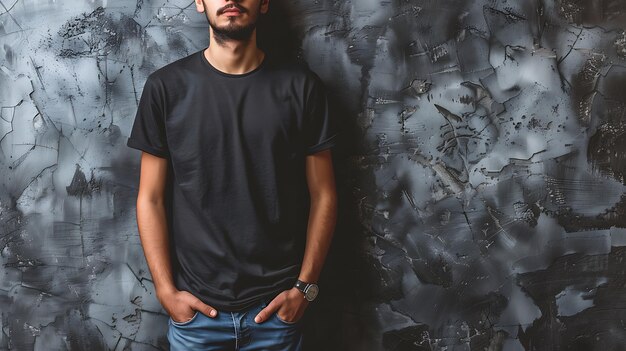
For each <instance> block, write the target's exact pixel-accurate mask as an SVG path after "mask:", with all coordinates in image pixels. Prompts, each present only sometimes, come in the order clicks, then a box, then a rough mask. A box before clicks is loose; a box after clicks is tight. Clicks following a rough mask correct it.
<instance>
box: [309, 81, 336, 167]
mask: <svg viewBox="0 0 626 351" xmlns="http://www.w3.org/2000/svg"><path fill="white" fill-rule="evenodd" d="M304 109H305V118H306V123H305V124H304V141H305V143H306V144H305V147H304V150H305V154H306V155H311V154H314V153H316V152H319V151H322V150H325V149H328V148H331V147H333V146H335V145H336V144H337V139H338V131H337V121H336V120H335V118H334V115H333V113H332V111H331V108H330V104H329V99H328V93H327V91H326V87H325V85H324V83H323V82H322V80H321V79H320V78H319V76H317V75H316V74H315V73H313V80H312V82H311V87H310V89H309V93H308V94H307V97H306V101H305V104H304Z"/></svg>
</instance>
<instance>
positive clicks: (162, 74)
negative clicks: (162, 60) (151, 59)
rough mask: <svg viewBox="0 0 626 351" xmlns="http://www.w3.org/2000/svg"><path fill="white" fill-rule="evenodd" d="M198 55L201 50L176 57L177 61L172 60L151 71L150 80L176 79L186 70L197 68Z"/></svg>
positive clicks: (164, 80)
mask: <svg viewBox="0 0 626 351" xmlns="http://www.w3.org/2000/svg"><path fill="white" fill-rule="evenodd" d="M198 55H199V52H198V51H196V52H194V53H192V54H189V55H187V56H184V57H181V58H179V59H176V60H175V61H172V62H170V63H168V64H166V65H164V66H162V67H160V68H158V69H156V70H155V71H153V72H152V73H150V75H148V80H152V81H154V82H167V81H172V80H176V78H177V77H180V76H181V74H182V73H184V72H185V71H189V70H194V69H196V68H197V67H196V66H197V63H198Z"/></svg>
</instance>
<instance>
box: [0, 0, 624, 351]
mask: <svg viewBox="0 0 626 351" xmlns="http://www.w3.org/2000/svg"><path fill="white" fill-rule="evenodd" d="M270 12H271V13H272V12H273V14H274V21H267V22H266V23H265V24H264V28H267V31H265V32H264V33H266V35H265V37H263V35H261V34H259V35H260V39H259V40H260V43H262V45H264V47H265V48H267V50H277V51H279V50H281V49H283V50H285V49H284V48H285V47H287V48H288V49H287V51H288V52H289V53H293V54H294V55H295V56H297V57H299V58H302V59H304V60H306V61H307V62H308V63H309V65H310V67H311V68H312V69H313V70H314V71H316V72H317V73H318V74H319V75H320V76H321V77H322V78H323V79H324V81H325V82H326V83H327V85H328V87H329V89H330V90H331V91H332V96H333V102H334V103H335V105H336V109H337V111H338V116H339V117H340V119H341V128H342V137H343V138H342V142H341V145H340V146H339V147H338V148H337V149H336V152H335V161H336V166H337V176H338V184H339V191H340V201H341V208H340V219H339V223H338V227H337V231H336V234H335V241H334V244H333V247H332V249H331V253H330V255H329V258H328V261H327V264H326V265H325V267H324V272H323V277H322V280H321V282H320V286H321V292H320V297H319V300H316V303H314V304H311V305H309V308H308V309H307V314H308V315H307V317H309V318H310V320H309V321H308V324H307V332H308V335H310V337H309V339H308V341H307V345H308V347H309V349H315V350H331V349H332V350H558V349H572V350H622V349H624V346H623V344H624V343H625V342H626V329H625V328H626V327H625V326H624V320H625V319H626V312H624V311H626V310H625V309H624V306H625V305H626V298H625V296H626V288H625V284H624V282H625V280H624V278H625V275H626V255H625V252H626V251H625V250H626V230H624V228H625V227H626V217H625V216H626V213H625V212H626V211H625V210H626V201H625V197H624V184H625V180H624V175H625V173H626V166H625V162H626V161H625V159H626V141H625V140H626V139H625V138H624V133H625V132H626V124H625V123H624V120H625V119H626V113H625V112H624V111H626V106H625V105H626V34H625V32H624V29H625V27H626V3H625V2H624V1H619V0H613V1H611V0H604V1H602V0H595V1H594V0H563V1H559V0H552V1H547V0H546V1H534V0H532V1H531V0H528V1H527V0H518V1H487V0H484V1H466V0H457V1H453V0H445V1H443V0H439V1H399V0H398V1H376V0H353V1H351V2H349V1H330V0H320V1H315V2H314V1H305V0H300V1H291V2H287V1H283V2H282V3H281V2H279V1H278V0H272V1H271V3H270ZM279 14H280V15H279ZM207 36H208V30H207V23H206V19H205V17H204V15H201V14H198V13H197V12H196V11H195V7H194V5H193V3H192V1H191V0H184V1H182V0H181V1H178V0H169V1H168V0H159V1H156V0H137V1H123V0H109V1H106V0H93V1H90V0H89V1H88V0H85V1H81V0H76V1H74V0H72V1H70V0H56V1H54V0H46V1H43V0H39V1H36V0H0V41H1V42H0V44H1V45H0V105H1V107H2V108H1V110H0V111H1V114H0V151H1V152H0V172H1V175H2V177H1V180H2V182H1V185H0V186H1V188H0V222H1V223H2V226H1V229H0V258H1V262H2V265H1V266H0V312H1V316H2V332H1V333H0V349H13V350H66V349H67V350H124V349H127V350H131V349H132V350H154V349H167V340H166V337H165V332H166V328H167V315H166V314H165V313H164V311H163V310H162V309H161V306H160V305H159V303H158V301H157V299H156V298H155V295H154V286H153V284H152V281H151V279H150V273H149V271H148V269H147V265H146V263H145V259H144V256H143V252H142V249H141V246H140V241H139V236H138V234H137V228H136V222H135V211H134V200H135V196H136V190H137V185H138V172H139V168H138V166H139V163H138V162H139V152H138V151H136V150H132V149H129V148H127V147H126V146H125V141H126V137H127V136H128V133H129V131H130V127H131V124H132V121H133V117H134V113H135V110H136V107H137V102H138V99H139V96H140V93H141V88H142V86H143V83H144V81H145V78H146V76H147V75H148V74H149V73H151V72H152V71H154V70H155V69H157V68H159V67H161V66H163V65H165V64H167V63H169V62H172V61H173V60H175V59H177V58H180V57H183V56H186V55H188V54H190V53H192V52H194V51H197V50H200V49H201V48H202V47H205V46H206V45H207V44H208V38H207ZM280 38H282V39H285V46H281V47H278V46H277V42H281V41H282V40H277V39H280ZM289 45H291V46H289Z"/></svg>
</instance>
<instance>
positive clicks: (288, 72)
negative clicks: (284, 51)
mask: <svg viewBox="0 0 626 351" xmlns="http://www.w3.org/2000/svg"><path fill="white" fill-rule="evenodd" d="M268 66H269V67H268V68H269V71H270V72H271V74H272V75H273V76H275V77H278V78H280V79H281V80H285V81H289V82H291V83H295V86H301V87H302V86H303V87H304V88H305V90H309V89H312V88H315V87H317V86H320V87H321V86H324V83H323V81H322V79H321V78H320V76H319V75H318V74H317V73H316V72H315V71H313V70H312V69H311V68H310V67H309V64H308V63H307V62H306V61H304V60H301V59H296V58H287V57H285V58H276V57H272V56H270V57H269V60H268Z"/></svg>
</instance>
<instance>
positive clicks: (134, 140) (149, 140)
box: [126, 76, 169, 158]
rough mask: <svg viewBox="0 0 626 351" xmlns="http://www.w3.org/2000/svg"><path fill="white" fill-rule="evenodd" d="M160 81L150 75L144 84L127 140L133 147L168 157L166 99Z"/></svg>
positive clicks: (128, 144) (127, 143)
mask: <svg viewBox="0 0 626 351" xmlns="http://www.w3.org/2000/svg"><path fill="white" fill-rule="evenodd" d="M160 91H161V90H160V88H159V84H158V81H157V80H156V79H155V78H153V77H152V76H148V79H146V83H145V84H144V87H143V91H142V92H141V98H140V99H139V106H138V108H137V113H136V114H135V121H134V123H133V127H132V129H131V132H130V136H129V137H128V140H127V141H126V145H127V146H128V147H131V148H133V149H138V150H142V151H145V152H148V153H150V154H153V155H155V156H159V157H163V158H168V157H169V149H168V147H167V140H166V133H165V114H164V113H163V111H164V110H165V109H164V106H163V104H164V102H163V101H164V99H163V98H162V94H161V93H160Z"/></svg>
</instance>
